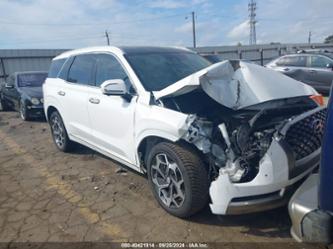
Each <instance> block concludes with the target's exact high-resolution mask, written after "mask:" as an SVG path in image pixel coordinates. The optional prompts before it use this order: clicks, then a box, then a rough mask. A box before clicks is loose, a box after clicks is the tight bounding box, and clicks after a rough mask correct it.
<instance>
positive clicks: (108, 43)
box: [105, 30, 110, 46]
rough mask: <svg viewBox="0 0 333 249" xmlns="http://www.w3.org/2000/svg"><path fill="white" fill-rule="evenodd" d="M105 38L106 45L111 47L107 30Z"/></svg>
mask: <svg viewBox="0 0 333 249" xmlns="http://www.w3.org/2000/svg"><path fill="white" fill-rule="evenodd" d="M105 37H106V43H107V45H108V46H110V38H109V33H108V31H107V30H105Z"/></svg>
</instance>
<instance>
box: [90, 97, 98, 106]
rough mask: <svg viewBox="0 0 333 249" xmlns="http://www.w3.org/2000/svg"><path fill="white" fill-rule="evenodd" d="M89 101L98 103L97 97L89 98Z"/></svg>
mask: <svg viewBox="0 0 333 249" xmlns="http://www.w3.org/2000/svg"><path fill="white" fill-rule="evenodd" d="M89 102H90V103H92V104H96V105H97V104H99V102H100V100H99V99H95V98H90V99H89Z"/></svg>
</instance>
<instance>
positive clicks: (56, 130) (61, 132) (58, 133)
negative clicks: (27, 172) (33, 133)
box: [49, 111, 74, 152]
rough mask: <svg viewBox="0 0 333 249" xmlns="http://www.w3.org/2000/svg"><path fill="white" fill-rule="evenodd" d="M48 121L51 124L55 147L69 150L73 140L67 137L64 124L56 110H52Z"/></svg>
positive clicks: (65, 150) (71, 147) (64, 150)
mask: <svg viewBox="0 0 333 249" xmlns="http://www.w3.org/2000/svg"><path fill="white" fill-rule="evenodd" d="M49 123H50V126H51V132H52V137H53V141H54V143H55V145H56V146H57V148H58V149H59V150H61V151H63V152H69V151H71V150H72V149H73V146H74V142H73V141H71V140H70V139H69V137H68V134H67V131H66V128H65V125H64V123H63V121H62V118H61V116H60V114H59V113H58V112H57V111H54V112H52V114H51V115H50V119H49Z"/></svg>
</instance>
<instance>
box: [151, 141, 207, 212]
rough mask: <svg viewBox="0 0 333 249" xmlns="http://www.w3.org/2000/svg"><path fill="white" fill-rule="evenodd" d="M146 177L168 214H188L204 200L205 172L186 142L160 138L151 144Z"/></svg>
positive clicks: (199, 206) (203, 204)
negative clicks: (183, 143) (177, 142)
mask: <svg viewBox="0 0 333 249" xmlns="http://www.w3.org/2000/svg"><path fill="white" fill-rule="evenodd" d="M147 166H148V169H147V171H148V180H149V184H150V186H151V188H152V190H153V193H154V196H155V198H156V199H157V201H158V202H159V204H160V205H161V206H162V207H163V208H164V209H165V210H166V211H167V212H169V213H170V214H172V215H175V216H177V217H182V218H184V217H189V216H191V215H193V214H195V213H196V212H198V211H200V210H201V209H202V208H203V207H204V206H206V204H207V202H208V188H209V183H208V175H207V171H206V168H205V165H204V163H203V161H202V160H201V158H200V156H199V155H198V154H197V153H196V152H195V151H194V150H193V149H191V148H189V147H187V146H180V145H177V144H172V143H168V142H162V143H159V144H157V145H156V146H154V147H153V148H152V150H151V151H150V153H149V156H148V161H147Z"/></svg>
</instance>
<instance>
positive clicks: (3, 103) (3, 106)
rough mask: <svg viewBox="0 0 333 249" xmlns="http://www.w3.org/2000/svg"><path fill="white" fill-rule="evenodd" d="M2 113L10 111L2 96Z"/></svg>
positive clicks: (0, 101) (0, 103)
mask: <svg viewBox="0 0 333 249" xmlns="http://www.w3.org/2000/svg"><path fill="white" fill-rule="evenodd" d="M0 111H3V112H5V111H8V107H7V105H6V103H5V101H4V100H3V98H2V96H1V95H0Z"/></svg>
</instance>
